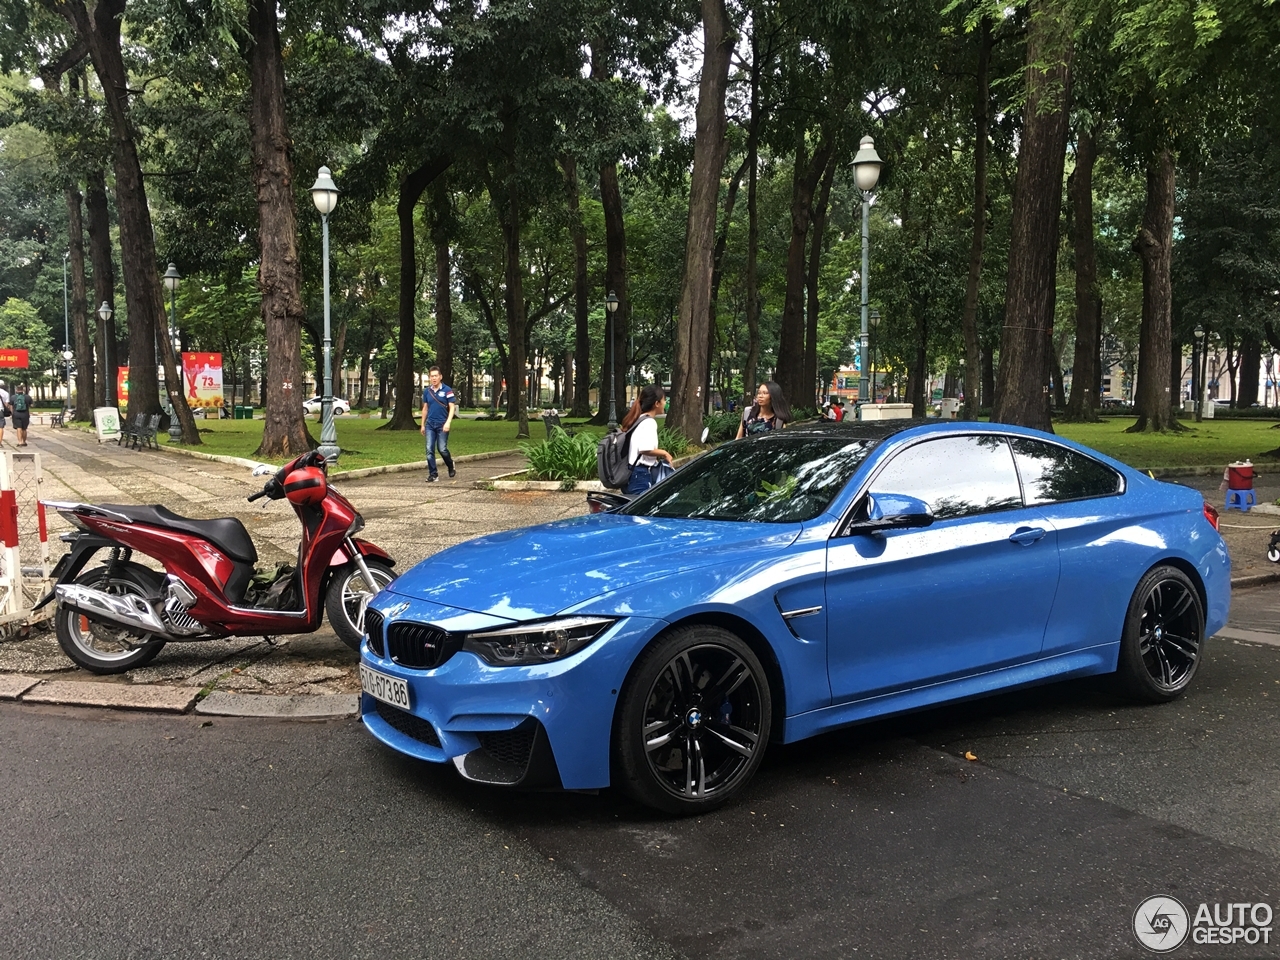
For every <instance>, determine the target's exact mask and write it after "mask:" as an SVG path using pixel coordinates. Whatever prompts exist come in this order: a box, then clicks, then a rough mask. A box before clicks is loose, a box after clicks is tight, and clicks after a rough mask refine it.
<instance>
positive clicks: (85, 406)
mask: <svg viewBox="0 0 1280 960" xmlns="http://www.w3.org/2000/svg"><path fill="white" fill-rule="evenodd" d="M65 193H66V198H67V227H68V230H69V238H70V239H69V242H68V248H69V252H70V254H71V256H70V258H69V259H70V263H71V306H70V317H71V335H72V336H73V337H74V338H75V340H74V343H75V346H74V347H72V348H71V349H74V350H75V353H76V406H75V413H74V414H73V416H74V417H75V419H77V420H83V421H90V420H92V419H93V403H94V377H93V365H94V364H93V341H92V340H91V339H90V338H89V317H88V309H87V306H86V302H85V301H86V298H87V295H86V292H85V278H84V223H83V221H82V219H81V215H80V191H79V190H77V189H76V188H75V187H67V188H66V190H65ZM67 389H68V390H70V389H71V385H70V384H67ZM1256 392H1257V391H1255V393H1256Z"/></svg>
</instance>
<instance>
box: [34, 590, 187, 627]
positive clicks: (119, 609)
mask: <svg viewBox="0 0 1280 960" xmlns="http://www.w3.org/2000/svg"><path fill="white" fill-rule="evenodd" d="M54 593H56V594H57V595H58V603H60V604H62V605H63V606H64V607H69V608H70V609H72V610H75V611H77V612H79V613H83V614H84V615H85V616H87V617H92V618H94V619H96V620H105V621H107V622H108V623H111V624H114V625H116V626H118V627H124V628H126V629H128V630H138V631H140V632H142V633H150V634H153V635H154V636H156V637H157V638H159V639H162V640H176V639H178V638H177V637H175V636H173V635H172V634H171V633H170V632H169V629H168V627H166V626H165V624H164V622H163V621H162V620H161V619H160V617H159V615H158V614H157V613H156V611H155V609H154V608H153V607H152V606H151V604H149V603H147V601H146V600H144V599H142V597H137V596H132V595H128V594H125V595H119V594H113V593H104V592H103V591H101V590H94V589H93V588H92V587H86V586H84V585H83V584H80V583H63V584H59V585H58V586H56V587H54Z"/></svg>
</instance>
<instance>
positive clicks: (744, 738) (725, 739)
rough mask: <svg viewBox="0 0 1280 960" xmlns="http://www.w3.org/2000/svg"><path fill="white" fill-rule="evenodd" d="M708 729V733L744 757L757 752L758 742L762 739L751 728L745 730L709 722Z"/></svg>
mask: <svg viewBox="0 0 1280 960" xmlns="http://www.w3.org/2000/svg"><path fill="white" fill-rule="evenodd" d="M706 729H707V733H709V734H711V735H712V736H713V737H715V738H716V739H717V740H719V741H720V742H721V743H723V744H724V745H725V746H726V747H728V748H729V749H730V750H732V751H733V752H734V753H737V754H739V755H741V756H743V757H749V756H751V754H753V753H754V752H755V749H756V743H757V742H759V739H760V738H759V737H757V736H756V735H755V734H754V733H752V732H751V731H750V730H743V729H742V728H741V727H734V726H727V725H723V724H719V723H708V724H707V728H706Z"/></svg>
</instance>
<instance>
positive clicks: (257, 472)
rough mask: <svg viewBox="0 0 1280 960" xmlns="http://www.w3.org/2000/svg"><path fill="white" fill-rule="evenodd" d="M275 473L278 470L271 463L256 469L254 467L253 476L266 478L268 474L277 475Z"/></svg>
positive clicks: (261, 464)
mask: <svg viewBox="0 0 1280 960" xmlns="http://www.w3.org/2000/svg"><path fill="white" fill-rule="evenodd" d="M275 472H276V468H275V467H273V466H272V465H271V464H269V463H260V464H258V465H257V466H256V467H254V468H253V473H252V476H255V477H265V476H267V475H268V474H272V473H275Z"/></svg>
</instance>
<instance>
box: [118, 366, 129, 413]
mask: <svg viewBox="0 0 1280 960" xmlns="http://www.w3.org/2000/svg"><path fill="white" fill-rule="evenodd" d="M116 398H117V401H118V402H119V404H120V406H121V407H127V406H128V405H129V368H128V367H116Z"/></svg>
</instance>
